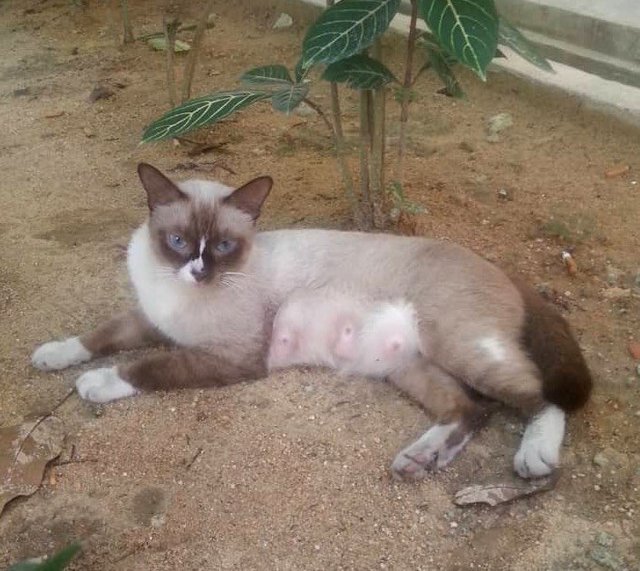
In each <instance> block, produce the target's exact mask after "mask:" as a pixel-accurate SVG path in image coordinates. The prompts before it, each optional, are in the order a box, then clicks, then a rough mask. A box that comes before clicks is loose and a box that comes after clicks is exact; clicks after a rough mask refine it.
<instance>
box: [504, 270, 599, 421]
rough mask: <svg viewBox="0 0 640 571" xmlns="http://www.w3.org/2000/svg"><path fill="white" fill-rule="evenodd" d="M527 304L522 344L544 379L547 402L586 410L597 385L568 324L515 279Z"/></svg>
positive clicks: (531, 290)
mask: <svg viewBox="0 0 640 571" xmlns="http://www.w3.org/2000/svg"><path fill="white" fill-rule="evenodd" d="M513 283H514V284H515V286H516V287H517V288H518V291H519V292H520V295H521V296H522V300H523V302H524V307H525V313H526V320H525V324H524V328H523V331H522V343H523V345H524V347H525V349H526V350H527V352H528V353H529V356H530V357H531V359H532V360H533V362H534V363H535V364H536V365H537V366H538V369H539V370H540V373H541V375H542V383H543V385H542V386H543V394H544V397H545V399H546V400H547V401H548V402H550V403H552V404H555V405H557V406H559V407H560V408H562V409H563V410H565V411H567V412H571V411H574V410H577V409H579V408H580V407H582V406H584V405H585V404H586V403H587V401H588V400H589V396H590V395H591V388H592V385H593V381H592V378H591V373H590V372H589V368H588V367H587V363H586V362H585V360H584V356H583V355H582V351H581V350H580V346H579V345H578V342H577V341H576V339H575V337H574V336H573V333H572V332H571V328H570V327H569V324H568V323H567V321H566V320H565V319H564V318H563V317H562V315H560V313H558V311H557V310H556V309H555V308H554V307H552V306H551V305H550V304H549V303H547V302H546V301H544V300H543V299H542V298H541V297H540V295H538V293H537V292H536V291H535V290H533V289H532V288H531V287H530V286H529V285H527V284H525V283H524V282H522V281H520V280H519V279H513Z"/></svg>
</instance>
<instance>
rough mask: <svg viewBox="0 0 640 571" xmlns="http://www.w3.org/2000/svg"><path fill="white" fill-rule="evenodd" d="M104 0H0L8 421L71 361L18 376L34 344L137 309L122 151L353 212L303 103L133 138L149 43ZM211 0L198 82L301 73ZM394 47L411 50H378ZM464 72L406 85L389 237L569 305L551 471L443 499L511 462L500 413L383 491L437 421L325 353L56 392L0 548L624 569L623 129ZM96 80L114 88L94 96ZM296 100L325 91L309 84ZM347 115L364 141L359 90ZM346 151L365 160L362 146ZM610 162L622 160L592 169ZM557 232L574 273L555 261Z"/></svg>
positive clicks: (60, 378)
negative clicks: (515, 496) (218, 382)
mask: <svg viewBox="0 0 640 571" xmlns="http://www.w3.org/2000/svg"><path fill="white" fill-rule="evenodd" d="M112 4H113V3H112ZM112 4H109V5H106V4H104V3H97V2H93V1H90V2H84V3H83V2H51V3H41V2H36V1H35V0H34V1H27V2H20V3H18V2H5V3H2V4H0V16H1V17H0V48H1V50H2V53H3V58H2V62H0V123H1V124H2V125H3V127H4V128H3V136H2V141H1V142H0V165H1V167H2V179H1V182H0V201H1V203H2V209H1V211H0V237H1V238H2V244H3V248H2V256H1V264H0V312H1V318H0V332H1V333H2V334H1V335H0V391H2V392H1V394H2V396H3V398H2V402H1V403H0V423H2V424H14V423H16V422H18V421H19V420H20V419H21V418H22V417H23V416H24V415H26V414H27V413H29V412H30V411H32V410H39V411H41V410H46V408H47V407H49V408H50V407H51V406H52V405H53V404H55V403H57V402H59V400H60V399H61V397H62V396H64V394H65V392H66V391H67V390H68V388H69V387H70V386H71V385H72V383H73V381H74V379H75V378H76V376H77V375H78V374H79V373H80V372H81V370H83V369H82V368H81V367H78V368H76V369H75V370H70V371H68V372H67V371H65V372H63V373H60V374H43V373H40V372H38V371H35V370H34V369H32V368H31V367H30V365H29V355H30V353H31V351H32V349H33V347H34V346H35V345H36V344H38V343H40V342H43V341H46V340H49V339H52V338H59V337H64V336H67V335H70V334H76V333H79V332H81V331H84V330H86V329H88V328H90V327H92V326H94V325H95V324H97V323H98V322H99V321H100V320H101V319H104V318H105V317H107V316H109V315H110V314H112V313H113V312H115V311H117V310H119V309H122V308H124V307H126V306H127V305H128V304H129V303H130V301H131V291H130V289H129V286H128V283H127V281H128V280H127V276H126V272H125V269H124V265H123V259H122V250H121V248H122V246H123V245H125V244H126V242H127V240H128V236H129V234H130V231H131V229H132V228H133V227H134V226H135V225H136V224H137V223H139V222H140V221H141V220H142V219H143V218H144V216H145V212H146V205H145V201H144V196H143V193H142V191H141V189H140V185H139V183H138V182H137V180H136V174H135V165H136V163H137V162H138V161H141V160H144V161H148V162H151V163H153V164H155V165H157V166H158V167H160V168H162V169H164V170H167V171H171V172H173V173H174V176H176V177H181V178H188V177H196V178H197V177H207V178H211V177H217V178H219V179H221V180H222V181H223V182H226V183H229V184H240V183H242V182H244V181H246V180H248V179H250V178H253V177H255V176H258V175H260V174H271V175H272V176H273V177H274V179H275V181H276V186H275V189H274V192H273V194H272V197H271V198H270V199H269V202H268V204H267V208H266V212H265V215H264V217H263V220H262V226H263V227H264V228H276V227H293V226H298V227H312V226H320V227H327V228H347V227H348V226H349V222H348V216H347V211H348V208H347V204H346V201H345V199H344V196H343V194H342V192H341V190H340V182H339V177H338V174H337V169H336V166H335V163H334V161H333V158H332V153H331V148H330V145H329V144H328V139H327V135H326V131H325V127H324V125H323V123H322V121H321V120H319V119H318V118H317V117H299V116H296V115H292V116H291V117H284V116H279V115H275V114H274V113H273V112H272V111H271V110H270V109H269V107H268V106H267V105H264V106H257V107H255V108H253V109H250V110H248V111H246V112H244V113H243V114H241V115H238V116H236V117H235V118H233V119H232V120H229V121H227V122H225V123H223V124H221V125H219V126H217V127H216V128H211V129H205V130H203V131H202V132H200V133H198V134H195V135H193V137H195V138H197V139H198V140H202V141H206V142H208V143H210V144H212V145H217V150H214V151H213V152H210V153H208V154H205V155H202V156H197V157H189V156H188V155H187V150H188V148H187V147H183V146H181V147H174V146H173V145H171V144H170V143H163V144H157V145H149V146H144V147H138V142H139V138H140V133H141V131H142V128H143V127H144V126H145V125H146V124H147V123H148V122H149V121H150V120H152V119H153V118H155V117H157V116H158V115H159V114H161V113H162V112H164V111H165V110H166V108H167V105H166V92H165V80H164V70H163V61H164V60H163V58H164V56H163V54H162V53H158V52H153V51H152V50H150V49H149V48H148V47H147V46H146V45H144V44H143V43H140V42H139V43H136V44H134V45H133V46H127V47H123V46H120V45H119V42H118V36H119V33H120V27H119V26H120V23H119V16H118V13H117V11H116V10H115V4H113V5H112ZM131 4H132V6H131V11H132V20H133V22H134V26H135V28H136V33H138V34H143V33H150V32H153V31H157V30H158V28H159V26H160V22H161V15H160V9H159V7H158V6H156V5H155V3H153V2H150V1H141V2H135V3H131ZM219 4H220V6H216V11H217V14H218V17H217V23H216V27H215V28H214V29H213V30H212V31H210V32H209V33H208V34H207V36H206V40H205V46H204V52H203V54H202V58H201V63H200V67H199V71H198V75H197V78H196V84H195V89H194V95H200V94H204V93H207V92H208V91H210V90H214V89H221V88H226V87H231V86H233V85H235V82H236V78H237V77H238V76H239V75H240V73H241V72H242V71H244V70H246V69H247V68H249V67H251V66H253V65H258V64H266V63H274V62H282V63H286V64H290V65H291V66H293V65H294V64H295V62H296V59H297V53H298V47H299V45H300V42H301V38H302V33H303V30H304V25H303V24H302V23H301V22H300V21H299V18H300V16H299V15H298V14H294V19H295V20H296V25H294V26H293V27H292V28H290V29H287V30H284V31H279V32H277V33H276V32H272V31H271V25H272V23H273V22H274V21H275V19H276V17H277V14H278V11H279V10H277V9H276V6H268V5H266V4H265V5H262V4H259V5H256V3H250V2H245V3H243V2H240V3H233V4H232V5H231V4H230V5H227V4H225V3H219ZM386 49H387V51H388V54H389V57H390V62H391V66H392V67H393V68H394V69H400V61H399V53H398V52H397V48H396V47H395V46H394V44H393V42H388V45H387V48H386ZM266 54H268V55H266ZM461 80H462V81H463V83H464V86H465V88H466V90H467V92H468V96H469V97H468V100H466V101H453V100H451V99H448V98H445V97H443V96H441V95H438V94H437V93H436V91H437V89H438V88H439V87H440V86H439V85H438V84H437V82H436V81H435V80H433V79H432V78H430V77H429V76H428V75H425V77H424V78H422V79H421V80H420V83H419V86H418V88H417V90H416V100H415V102H414V104H413V105H412V108H411V113H412V116H413V117H415V119H416V120H415V121H414V122H413V124H412V127H411V132H410V133H409V156H408V157H407V161H406V167H405V168H406V173H407V181H406V190H407V195H408V198H409V199H410V200H412V201H414V202H419V203H421V204H422V205H424V206H425V208H426V212H425V213H424V214H423V215H420V216H418V217H416V218H415V219H414V220H412V222H411V224H410V225H408V226H406V227H405V228H407V229H410V230H411V231H413V232H415V233H417V234H421V235H427V236H431V237H436V238H441V239H446V240H453V241H456V242H459V243H461V244H464V245H466V246H468V247H470V248H472V249H474V250H475V251H477V252H479V253H481V254H482V255H484V256H486V257H487V258H489V259H491V260H493V261H495V262H496V263H498V264H500V265H501V266H503V267H505V268H507V269H509V270H513V271H518V272H521V273H523V274H525V275H526V276H527V277H528V279H529V280H530V281H531V282H532V283H534V284H535V285H536V286H539V287H541V289H543V290H544V292H545V293H546V295H547V296H548V297H549V298H550V299H551V300H552V301H554V302H556V303H557V304H558V306H559V307H560V309H561V310H562V311H563V312H564V313H565V314H566V315H567V317H568V319H569V320H570V321H571V323H572V325H573V327H574V329H575V330H576V332H577V333H578V335H579V337H580V340H581V344H582V346H583V347H584V349H585V353H586V356H587V358H588V361H589V364H590V366H591V368H592V369H593V371H594V375H595V378H596V391H595V396H594V399H593V401H592V403H591V404H590V406H589V407H588V408H587V410H586V411H584V412H582V413H580V414H579V415H577V416H576V417H575V418H573V419H572V421H571V423H570V428H569V435H568V438H567V442H566V446H565V448H564V451H563V452H564V453H563V473H562V475H561V478H560V482H559V484H558V486H557V488H556V489H555V490H554V491H552V492H549V493H546V494H541V495H539V496H535V497H531V498H527V499H525V500H522V501H518V502H516V503H513V504H506V505H501V506H496V507H495V508H488V507H482V506H480V507H468V508H459V507H456V506H454V504H453V503H452V498H453V494H454V493H455V492H456V491H457V490H458V489H460V488H462V487H465V486H467V485H470V484H483V483H489V482H496V481H508V480H509V479H510V478H512V477H513V476H512V474H511V462H512V456H513V454H514V452H515V449H516V447H517V443H518V440H519V437H520V434H521V431H522V424H521V421H520V419H518V418H516V417H514V416H512V415H510V414H509V413H507V412H505V413H502V414H498V415H496V416H495V417H494V418H493V419H492V421H491V423H490V425H489V426H488V427H487V428H486V429H485V430H483V431H482V433H481V434H479V435H478V436H477V437H476V438H475V439H474V440H473V441H472V443H471V444H470V446H469V447H468V449H467V450H466V451H465V453H464V454H463V455H462V456H461V457H460V458H459V459H458V460H457V461H456V462H455V463H454V464H453V465H452V466H451V467H450V468H448V469H447V470H445V471H443V472H441V473H438V474H434V475H433V476H431V477H430V478H428V479H427V480H426V481H424V482H420V483H402V482H395V481H393V480H392V479H391V478H390V474H389V470H388V466H389V464H390V462H391V460H392V458H393V456H394V454H395V452H397V451H398V450H399V449H400V448H401V447H402V446H404V445H405V444H407V443H408V442H409V441H411V440H412V439H413V438H415V437H416V436H417V435H418V434H420V433H421V432H422V431H423V430H424V429H425V427H426V426H427V425H428V419H426V418H425V416H424V414H423V413H422V411H421V410H420V409H419V408H418V407H416V406H414V405H413V404H412V403H410V402H408V401H407V399H405V398H404V397H403V396H402V395H400V394H398V393H397V392H396V391H395V390H393V389H392V388H391V387H389V386H387V385H385V384H383V383H372V382H366V381H364V380H359V379H353V380H345V379H336V378H335V377H334V376H333V375H330V374H327V373H324V372H320V371H312V370H301V371H290V372H286V373H282V374H280V375H274V376H272V377H271V378H269V379H267V380H266V381H264V382H260V383H252V384H245V385H239V386H234V387H229V388H227V389H224V390H219V391H213V390H212V391H186V392H182V393H175V394H167V395H164V394H150V395H144V396H141V397H139V398H136V399H131V400H128V401H125V402H121V403H116V404H113V405H110V406H106V407H95V406H90V405H87V404H86V403H82V402H80V401H78V400H77V399H76V398H75V397H73V398H72V399H70V400H68V401H67V402H66V403H65V404H64V405H63V406H62V407H61V408H60V409H59V411H58V414H59V415H60V416H61V417H62V418H63V419H64V421H65V424H66V427H67V430H68V431H69V436H68V438H67V452H66V453H67V457H69V454H70V450H71V449H72V447H73V450H74V455H73V462H69V463H66V464H60V465H59V466H57V467H53V468H51V469H50V470H49V471H48V473H47V475H46V476H45V484H44V486H43V488H42V490H41V491H40V492H38V493H37V494H36V495H34V496H33V497H31V498H28V499H26V500H18V501H16V502H13V503H12V504H11V505H10V506H9V507H8V509H7V512H6V513H5V514H3V516H2V518H0V567H4V566H5V565H7V564H8V563H9V562H12V561H14V560H16V559H19V558H21V557H25V556H27V555H39V554H41V553H44V552H51V551H52V550H53V549H55V548H58V547H61V546H62V545H64V544H66V543H67V542H69V541H71V540H72V539H76V538H79V539H82V540H83V541H84V542H85V547H86V549H85V551H84V553H83V555H82V556H81V558H79V559H78V561H77V563H76V564H75V568H76V569H87V570H89V569H92V570H93V569H95V570H98V569H100V570H105V569H114V570H115V569H127V570H138V569H139V570H148V569H157V570H163V569H167V570H170V569H171V570H172V569H178V568H183V569H203V568H204V569H243V570H248V569H374V568H376V569H377V568H380V569H425V570H427V569H447V570H458V569H459V570H463V569H464V570H467V569H471V568H473V569H491V570H502V569H513V570H516V569H525V568H526V569H541V570H542V569H544V570H548V569H562V570H566V569H607V568H609V569H616V568H618V569H625V568H629V569H631V568H634V566H637V565H638V562H639V558H640V544H639V543H638V537H639V536H640V529H639V524H638V521H639V519H638V510H639V509H640V506H639V505H638V497H639V496H638V487H639V486H640V447H639V445H638V437H637V435H638V433H639V428H640V378H639V376H638V374H637V373H636V366H637V363H635V362H634V361H633V360H632V358H631V357H630V355H629V353H628V350H627V345H628V343H629V341H630V340H632V339H636V340H637V339H638V338H639V337H640V327H639V325H640V314H639V312H638V309H639V299H638V297H637V292H638V288H639V287H640V257H639V255H638V252H640V227H639V226H638V220H640V183H638V180H639V176H638V173H639V172H640V162H639V159H638V132H637V131H634V130H632V129H631V128H628V127H625V126H623V125H620V124H619V123H617V122H616V121H614V120H612V119H611V118H608V117H605V116H600V115H598V114H595V113H593V112H587V111H585V110H584V109H583V106H582V104H581V102H580V101H578V100H575V99H573V98H570V97H565V96H560V95H557V94H552V93H546V92H541V91H540V90H538V89H537V88H535V87H533V86H531V85H528V84H526V83H523V82H522V81H519V80H516V79H514V78H512V77H509V76H507V75H503V74H498V73H491V74H490V78H489V81H488V83H487V84H486V85H483V84H480V83H479V82H477V81H475V80H474V79H473V78H472V77H471V75H470V74H466V73H462V74H461ZM99 84H104V85H108V86H109V87H110V89H111V90H112V91H113V92H114V95H113V96H112V97H110V98H109V99H102V100H99V101H96V102H95V103H91V102H90V101H89V95H90V93H91V92H92V90H93V89H94V88H95V87H96V85H99ZM313 94H314V97H316V98H317V102H318V103H319V104H320V105H323V106H325V107H327V106H328V95H327V92H326V91H325V90H324V88H321V89H319V90H316V91H314V92H313ZM393 105H394V104H393V102H391V101H390V103H389V108H390V113H391V116H390V123H389V129H388V135H389V144H390V145H393V143H394V138H395V137H397V131H396V127H395V121H394V116H395V114H396V113H397V110H396V109H394V107H393ZM343 106H344V109H345V114H346V119H345V128H346V131H347V134H348V137H349V139H350V142H354V143H355V141H356V140H357V133H356V125H357V120H358V115H357V108H356V98H355V97H353V95H351V94H347V96H346V97H345V99H344V101H343ZM505 112H506V113H509V114H510V115H511V116H512V119H513V125H512V126H511V127H509V128H507V129H505V130H504V131H502V132H500V133H499V137H498V139H497V140H495V142H491V141H489V140H487V121H488V119H489V118H491V117H493V116H495V115H497V114H499V113H505ZM350 158H351V161H352V163H353V164H354V165H355V164H356V163H357V160H358V158H357V153H356V152H355V151H354V153H353V154H352V156H351V157H350ZM214 160H220V161H223V163H224V164H225V165H226V166H227V167H230V168H231V169H232V170H233V171H235V173H236V174H232V173H230V172H229V171H227V170H224V169H221V168H215V167H212V166H211V164H210V163H211V162H212V161H214ZM619 164H625V165H629V166H630V167H631V168H630V171H629V172H628V173H626V174H623V175H621V176H618V177H615V178H607V177H606V176H605V173H606V172H607V171H608V170H609V169H611V168H613V167H614V166H615V165H619ZM179 165H182V166H181V167H180V168H177V167H178V166H179ZM184 165H187V166H186V168H185V166H184ZM190 165H191V166H190ZM194 165H195V166H194ZM175 168H177V170H175V171H172V169H175ZM567 247H572V248H573V256H574V258H575V260H576V262H577V264H578V270H579V271H578V275H577V277H575V278H574V279H571V278H570V277H569V276H568V275H567V273H566V270H565V268H564V266H563V264H562V260H561V256H560V254H561V252H562V250H563V249H564V248H567ZM612 288H618V289H619V290H621V291H622V292H623V293H622V294H619V292H617V291H616V292H613V293H612V292H611V290H612ZM613 294H615V295H613ZM128 358H130V357H129V356H126V355H123V356H120V357H119V360H126V359H128ZM107 362H109V363H110V362H112V361H111V360H107ZM603 534H604V535H603ZM616 566H617V567H616Z"/></svg>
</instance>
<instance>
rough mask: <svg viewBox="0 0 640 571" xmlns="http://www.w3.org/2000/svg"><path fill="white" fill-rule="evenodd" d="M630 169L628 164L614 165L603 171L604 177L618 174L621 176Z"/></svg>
mask: <svg viewBox="0 0 640 571" xmlns="http://www.w3.org/2000/svg"><path fill="white" fill-rule="evenodd" d="M630 170H631V167H630V166H629V165H616V166H614V167H612V168H610V169H609V170H608V171H606V172H605V173H604V176H605V177H606V178H616V177H618V176H622V175H623V174H627V173H628V172H629V171H630Z"/></svg>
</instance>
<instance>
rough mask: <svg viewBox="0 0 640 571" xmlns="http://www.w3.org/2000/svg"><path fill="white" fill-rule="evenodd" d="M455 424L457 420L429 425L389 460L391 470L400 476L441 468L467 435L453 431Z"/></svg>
mask: <svg viewBox="0 0 640 571" xmlns="http://www.w3.org/2000/svg"><path fill="white" fill-rule="evenodd" d="M459 427H460V425H459V423H457V422H452V423H451V424H436V425H435V426H432V427H431V428H430V429H429V430H427V431H426V432H425V433H424V434H423V435H422V436H421V437H420V438H419V439H418V440H416V441H415V442H414V443H413V444H410V445H409V446H407V447H406V448H405V449H404V450H402V451H401V452H400V453H399V454H398V455H397V456H396V458H395V460H394V461H393V464H391V469H392V470H393V472H394V474H395V475H397V476H400V477H411V478H421V477H424V476H425V475H426V473H427V471H428V470H438V469H440V468H444V467H445V466H446V465H447V464H449V463H450V462H451V461H452V460H453V459H454V458H455V457H456V456H457V455H458V453H459V452H460V451H461V450H462V449H463V448H464V447H465V445H466V444H467V442H469V439H470V438H471V433H469V432H467V433H462V432H460V431H458V432H457V433H456V431H457V430H458V429H459ZM454 433H455V434H454Z"/></svg>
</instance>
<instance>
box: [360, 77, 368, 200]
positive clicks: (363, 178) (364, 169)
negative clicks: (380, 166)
mask: <svg viewBox="0 0 640 571" xmlns="http://www.w3.org/2000/svg"><path fill="white" fill-rule="evenodd" d="M370 103H371V93H370V91H369V90H368V89H362V90H360V196H361V198H362V203H363V205H364V206H365V207H368V206H369V205H370V204H371V196H370V194H369V153H370V149H371V130H370V128H369V125H370V122H369V121H370V117H369V111H370V107H371V106H370ZM368 209H369V208H367V210H368Z"/></svg>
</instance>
